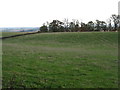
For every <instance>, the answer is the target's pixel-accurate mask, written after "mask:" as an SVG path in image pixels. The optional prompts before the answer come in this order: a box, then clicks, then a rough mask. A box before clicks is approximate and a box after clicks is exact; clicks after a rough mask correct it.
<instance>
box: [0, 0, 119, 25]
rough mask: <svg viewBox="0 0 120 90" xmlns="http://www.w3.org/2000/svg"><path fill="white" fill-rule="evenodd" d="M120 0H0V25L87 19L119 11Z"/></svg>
mask: <svg viewBox="0 0 120 90" xmlns="http://www.w3.org/2000/svg"><path fill="white" fill-rule="evenodd" d="M118 1H120V0H0V27H40V26H41V25H42V24H43V23H44V22H46V21H49V22H51V21H52V20H53V19H58V20H61V21H62V20H63V19H64V18H68V19H69V20H71V19H78V20H79V21H83V22H88V21H90V20H92V21H95V20H96V19H99V20H105V21H106V19H108V18H109V17H110V16H111V14H118Z"/></svg>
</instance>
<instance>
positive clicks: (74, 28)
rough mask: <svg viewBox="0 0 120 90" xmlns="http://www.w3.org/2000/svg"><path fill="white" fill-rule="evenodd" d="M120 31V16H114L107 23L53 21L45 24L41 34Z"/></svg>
mask: <svg viewBox="0 0 120 90" xmlns="http://www.w3.org/2000/svg"><path fill="white" fill-rule="evenodd" d="M119 29H120V15H116V14H113V15H111V17H110V18H109V19H108V20H107V22H105V21H100V20H96V21H95V22H93V21H89V22H88V23H84V22H79V20H76V19H72V21H71V22H69V21H68V19H64V20H63V21H59V20H53V21H52V22H50V23H49V22H47V23H44V24H43V25H42V26H41V27H40V29H39V32H85V31H118V30H119Z"/></svg>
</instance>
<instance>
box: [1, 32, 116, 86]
mask: <svg viewBox="0 0 120 90" xmlns="http://www.w3.org/2000/svg"><path fill="white" fill-rule="evenodd" d="M4 35H5V34H3V36H4ZM117 37H118V33H117V32H82V33H77V32H76V33H40V34H34V35H26V36H21V37H15V38H9V39H5V40H3V48H2V50H3V57H2V58H3V61H2V62H3V64H2V65H3V88H5V87H7V88H13V87H14V88H17V87H21V88H117V87H118V42H117V41H118V38H117Z"/></svg>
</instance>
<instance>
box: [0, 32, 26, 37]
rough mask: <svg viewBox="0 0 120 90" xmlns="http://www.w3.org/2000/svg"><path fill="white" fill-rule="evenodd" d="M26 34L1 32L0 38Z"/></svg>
mask: <svg viewBox="0 0 120 90" xmlns="http://www.w3.org/2000/svg"><path fill="white" fill-rule="evenodd" d="M24 33H26V32H1V35H2V36H1V35H0V37H6V36H12V35H18V34H24Z"/></svg>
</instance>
